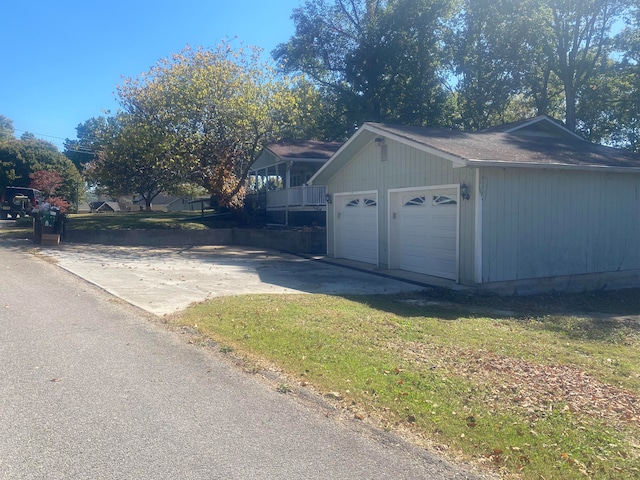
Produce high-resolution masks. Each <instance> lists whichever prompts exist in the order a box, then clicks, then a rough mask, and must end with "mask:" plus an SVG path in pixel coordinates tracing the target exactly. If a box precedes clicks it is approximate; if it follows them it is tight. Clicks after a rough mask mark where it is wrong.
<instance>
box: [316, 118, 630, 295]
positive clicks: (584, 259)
mask: <svg viewBox="0 0 640 480" xmlns="http://www.w3.org/2000/svg"><path fill="white" fill-rule="evenodd" d="M309 183H311V184H312V185H314V186H318V185H323V186H326V187H327V192H328V196H329V197H328V198H329V199H330V204H329V205H328V208H327V248H328V252H327V253H328V255H329V256H331V257H336V258H345V259H350V260H353V261H357V262H363V263H366V264H373V265H376V266H378V267H379V268H382V269H392V270H404V271H407V272H412V273H415V274H420V275H424V276H427V277H433V278H440V279H445V280H446V281H450V282H451V283H454V282H457V283H460V284H464V285H469V286H475V287H477V288H479V289H482V288H490V289H499V290H502V291H510V292H525V291H529V292H531V291H538V290H552V289H558V290H567V289H569V290H575V289H583V288H587V289H591V288H604V287H612V286H616V285H618V286H626V285H638V284H640V154H637V153H632V152H629V151H624V150H619V149H615V148H610V147H605V146H601V145H595V144H593V143H590V142H587V141H585V140H583V139H582V138H580V137H579V136H577V135H576V134H575V133H573V132H571V131H570V130H568V129H566V128H565V127H564V126H563V125H562V124H560V123H559V122H557V121H555V120H553V119H551V118H549V117H546V116H541V117H536V118H532V119H529V120H526V121H523V122H518V123H515V124H511V125H505V126H503V127H500V128H496V129H491V130H488V131H485V132H477V133H468V132H462V131H452V130H441V129H433V128H426V127H406V126H397V125H385V124H375V123H366V124H364V125H363V126H362V128H360V129H359V130H358V131H357V132H356V133H355V134H354V135H353V136H352V137H351V138H350V139H349V140H348V141H347V142H346V143H345V144H344V145H343V146H342V147H341V148H340V149H339V150H338V151H337V152H336V153H335V154H334V155H333V156H332V157H331V159H330V160H329V161H328V162H326V163H325V164H324V165H323V166H322V167H321V168H320V170H319V171H318V172H317V173H316V174H315V175H314V176H313V177H312V178H311V179H310V182H309Z"/></svg>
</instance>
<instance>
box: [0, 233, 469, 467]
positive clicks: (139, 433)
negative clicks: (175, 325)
mask: <svg viewBox="0 0 640 480" xmlns="http://www.w3.org/2000/svg"><path fill="white" fill-rule="evenodd" d="M0 272H2V273H1V279H2V280H1V281H2V285H1V286H0V425H1V427H0V428H1V429H2V434H1V435H0V479H139V480H144V479H154V480H159V479H172V480H174V479H280V478H288V479H383V478H394V479H412V480H414V479H422V478H425V479H463V478H474V477H473V476H472V475H469V474H467V473H465V472H464V471H462V470H460V469H458V468H456V467H454V466H452V465H450V464H448V463H446V462H444V461H442V460H440V459H439V458H438V457H435V456H432V455H430V454H429V453H427V452H425V451H423V450H418V449H412V448H410V447H407V446H406V445H404V444H402V443H401V442H398V441H396V440H394V439H393V438H391V437H389V436H385V435H383V434H380V433H376V432H375V431H371V430H368V429H366V428H364V427H363V426H362V425H361V422H359V421H357V420H344V419H342V420H340V419H338V418H336V417H334V416H333V415H331V414H327V410H326V409H325V408H323V407H321V406H319V405H317V404H315V403H314V402H311V401H306V402H305V401H302V400H301V399H299V398H298V397H295V396H292V395H283V394H280V393H278V392H277V391H275V389H274V388H273V386H271V385H270V384H269V383H268V382H265V381H263V380H261V379H260V378H257V377H256V376H255V375H253V376H252V375H250V374H247V373H243V372H242V371H240V370H239V369H238V368H235V367H234V366H233V365H231V364H230V363H229V362H228V360H226V359H225V358H223V356H222V354H219V353H217V352H211V351H209V350H207V349H203V348H200V347H196V346H194V345H190V344H188V343H187V342H186V341H185V339H184V338H183V337H181V336H180V335H179V334H177V333H174V332H170V331H167V330H166V329H165V328H164V327H162V326H161V325H160V324H159V323H158V322H157V320H156V317H152V316H150V315H147V314H145V313H143V312H141V311H140V310H138V309H136V308H134V307H131V306H130V305H128V304H126V303H124V302H122V301H119V300H118V299H116V298H115V297H112V296H110V295H109V294H107V293H105V292H104V291H103V290H101V289H98V288H96V287H95V286H93V285H91V284H88V283H86V282H84V281H83V280H81V279H79V278H78V277H76V276H74V275H71V274H70V273H68V272H66V271H64V270H63V269H61V268H59V267H57V266H56V265H55V264H52V263H49V262H46V261H43V260H42V259H40V258H37V257H34V256H33V255H32V254H30V253H29V252H28V246H26V245H24V244H23V243H21V242H11V241H9V242H7V241H2V240H0Z"/></svg>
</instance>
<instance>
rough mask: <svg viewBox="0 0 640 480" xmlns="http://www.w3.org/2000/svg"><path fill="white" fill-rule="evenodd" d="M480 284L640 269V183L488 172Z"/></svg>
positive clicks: (622, 177) (625, 178) (586, 175)
mask: <svg viewBox="0 0 640 480" xmlns="http://www.w3.org/2000/svg"><path fill="white" fill-rule="evenodd" d="M485 175H486V176H487V179H488V180H487V194H486V196H485V202H484V205H483V281H484V282H491V281H505V280H518V279H529V278H540V277H552V276H558V275H572V274H584V273H597V272H611V271H618V270H629V269H636V268H640V252H639V251H638V250H639V249H638V247H637V245H639V244H640V226H639V223H640V221H639V220H640V201H639V200H638V198H637V197H638V196H637V192H636V190H637V188H638V185H639V181H640V180H639V178H638V176H637V175H632V176H631V175H629V174H615V173H611V174H599V173H593V172H571V171H564V172H549V171H542V170H539V171H536V170H525V169H509V170H504V169H487V172H486V174H485Z"/></svg>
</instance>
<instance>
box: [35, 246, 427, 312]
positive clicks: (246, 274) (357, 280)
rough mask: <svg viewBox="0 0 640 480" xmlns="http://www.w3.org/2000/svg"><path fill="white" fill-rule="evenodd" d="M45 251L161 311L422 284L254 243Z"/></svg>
mask: <svg viewBox="0 0 640 480" xmlns="http://www.w3.org/2000/svg"><path fill="white" fill-rule="evenodd" d="M39 254H40V255H42V256H43V257H45V258H50V259H53V261H55V262H56V263H57V264H58V265H59V266H60V267H62V268H64V269H65V270H68V271H69V272H72V273H74V274H75V275H77V276H79V277H82V278H83V279H85V280H87V281H89V282H91V283H93V284H95V285H97V286H99V287H101V288H103V289H104V290H106V291H107V292H109V293H111V294H113V295H115V296H117V297H119V298H121V299H123V300H125V301H127V302H129V303H131V304H133V305H135V306H137V307H140V308H142V309H144V310H146V311H148V312H151V313H153V314H155V315H160V316H161V315H167V314H171V313H175V312H177V311H180V310H183V309H185V308H186V307H188V306H189V305H190V304H192V303H194V302H200V301H203V300H206V299H209V298H213V297H217V296H223V295H240V294H247V293H281V294H284V293H288V294H304V293H323V294H336V295H344V294H388V293H399V292H408V291H418V290H423V289H424V286H419V285H416V284H412V283H407V282H403V281H400V280H395V279H391V278H384V277H381V276H377V275H373V274H370V273H366V272H362V271H357V270H354V269H351V268H347V267H342V266H336V265H331V264H327V263H324V262H318V261H315V260H312V259H307V258H301V257H297V256H294V255H289V254H284V253H279V252H275V251H269V250H261V249H255V248H243V247H228V246H207V247H183V248H180V247H166V248H154V247H109V246H104V245H88V244H70V243H62V244H60V246H57V247H39Z"/></svg>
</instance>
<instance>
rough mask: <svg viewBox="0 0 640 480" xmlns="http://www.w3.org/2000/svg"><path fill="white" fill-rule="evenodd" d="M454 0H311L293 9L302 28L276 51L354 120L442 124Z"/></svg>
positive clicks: (277, 56)
mask: <svg viewBox="0 0 640 480" xmlns="http://www.w3.org/2000/svg"><path fill="white" fill-rule="evenodd" d="M450 5H451V2H450V1H448V0H396V1H383V0H335V1H333V2H328V1H326V0H310V1H307V3H306V4H305V5H304V6H303V7H300V8H297V9H295V10H294V11H293V15H292V18H293V21H294V23H295V25H296V31H295V34H294V36H293V37H291V38H290V39H289V41H288V42H287V43H283V44H280V45H279V46H278V47H277V48H276V49H275V50H274V51H273V53H272V55H273V57H274V58H275V59H276V60H277V61H278V62H279V63H280V65H281V68H282V69H283V71H285V72H288V73H294V72H302V73H303V74H304V75H306V76H307V77H308V78H309V79H310V80H311V81H312V82H313V83H315V84H316V85H317V86H318V87H319V88H320V89H321V90H322V91H323V93H324V94H326V95H328V96H329V98H333V99H335V101H336V102H337V103H338V106H339V108H338V112H339V113H341V114H342V116H343V118H344V119H345V124H347V125H348V126H349V127H350V126H351V125H354V124H360V123H362V122H363V121H374V122H385V121H386V122H402V123H410V124H437V123H439V122H441V120H442V116H441V111H442V107H443V105H444V103H445V95H444V92H443V89H442V85H443V82H442V79H441V78H440V76H439V73H440V66H441V64H442V58H443V57H444V56H445V51H444V50H443V49H442V47H441V46H442V37H441V36H440V32H441V31H442V28H441V25H442V21H441V20H442V18H443V17H445V16H446V15H448V13H449V10H450Z"/></svg>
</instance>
